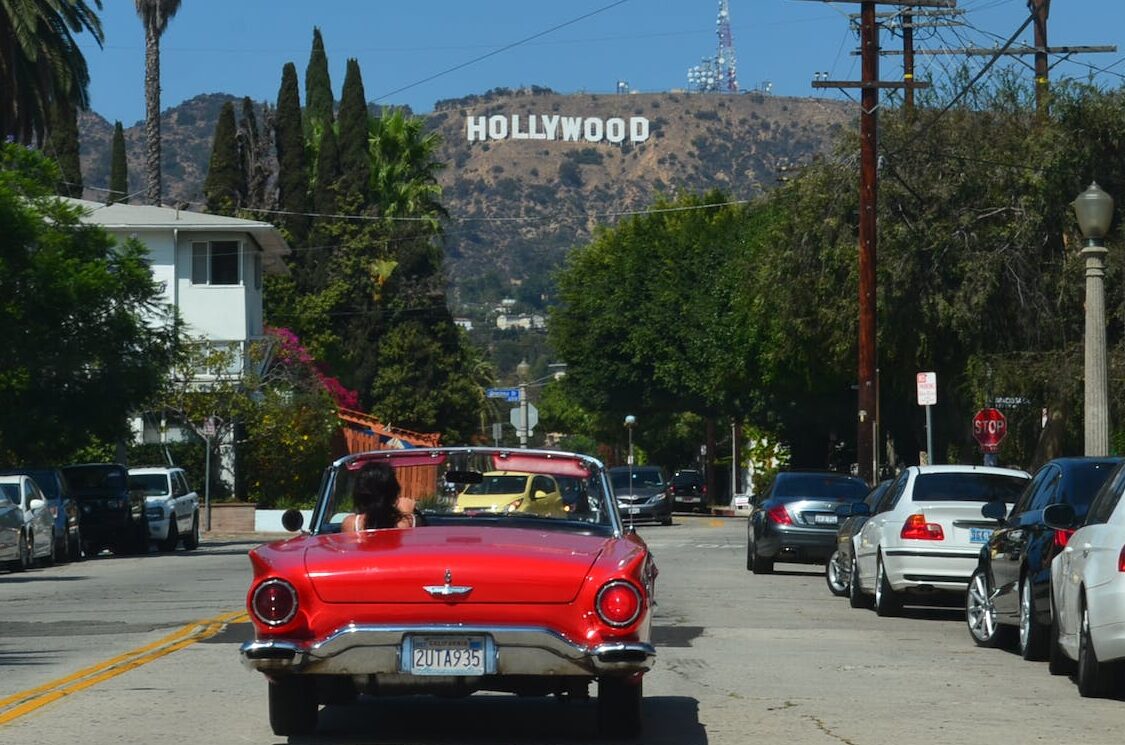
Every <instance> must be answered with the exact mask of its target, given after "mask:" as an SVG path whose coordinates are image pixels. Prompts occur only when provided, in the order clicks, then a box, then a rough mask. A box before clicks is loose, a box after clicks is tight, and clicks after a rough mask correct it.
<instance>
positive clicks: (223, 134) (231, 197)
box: [203, 101, 246, 215]
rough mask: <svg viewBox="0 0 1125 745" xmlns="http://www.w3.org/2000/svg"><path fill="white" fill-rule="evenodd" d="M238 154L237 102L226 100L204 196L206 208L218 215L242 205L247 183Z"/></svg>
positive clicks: (214, 144) (213, 146) (220, 116)
mask: <svg viewBox="0 0 1125 745" xmlns="http://www.w3.org/2000/svg"><path fill="white" fill-rule="evenodd" d="M240 160H241V159H240V158H239V154H238V129H237V126H236V125H235V121H234V104H233V103H231V102H230V101H227V102H226V103H225V104H223V109H222V111H220V112H219V123H218V124H217V125H216V126H215V140H214V142H213V143H212V145H211V163H210V165H209V166H208V168H207V180H206V181H204V182H203V195H204V197H206V198H207V210H208V211H209V212H212V213H214V214H219V215H232V214H234V212H235V210H237V209H238V208H239V207H240V206H241V205H242V200H243V199H244V198H245V196H246V184H245V183H244V182H243V180H242V168H241V163H240Z"/></svg>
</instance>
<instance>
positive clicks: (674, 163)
mask: <svg viewBox="0 0 1125 745" xmlns="http://www.w3.org/2000/svg"><path fill="white" fill-rule="evenodd" d="M232 98H233V96H228V95H225V94H208V95H203V96H197V97H196V98H193V99H191V100H189V101H185V102H184V103H182V104H180V105H179V106H176V107H173V108H171V109H168V110H167V111H165V113H164V116H163V120H162V130H163V135H164V156H163V161H164V179H165V192H166V195H167V196H166V198H165V199H166V201H167V202H169V203H171V204H178V203H195V204H196V205H198V203H200V202H201V201H202V197H201V189H202V183H203V178H204V176H205V173H206V168H207V161H208V158H209V155H210V147H211V136H212V133H213V131H214V122H215V121H216V120H217V118H218V114H219V110H220V108H221V107H222V105H223V103H224V102H225V101H227V100H231V99H232ZM854 114H855V110H854V107H852V106H850V105H847V104H841V103H839V102H835V101H825V100H820V99H797V98H781V97H772V96H763V95H760V94H744V95H714V94H694V93H651V94H634V95H590V94H569V95H564V94H558V93H554V92H552V91H549V90H547V89H542V88H532V89H523V90H519V91H507V90H501V91H492V92H489V93H487V94H484V95H478V96H468V97H466V98H462V99H456V100H448V101H441V102H439V103H438V104H437V105H436V106H435V111H434V112H432V113H430V114H427V115H424V117H425V118H426V119H427V122H428V126H429V127H430V128H431V129H434V130H436V131H438V132H439V133H440V134H441V136H442V139H443V145H442V147H441V150H440V154H441V158H442V159H443V160H444V161H445V162H446V163H447V164H448V165H447V167H446V169H445V170H444V171H443V172H442V174H441V182H442V186H443V188H444V190H445V204H446V207H447V210H448V212H449V215H450V218H451V219H450V221H449V224H448V230H447V255H448V257H449V265H450V266H449V271H450V276H451V278H452V280H453V286H454V288H455V290H456V297H457V298H458V300H459V301H460V302H461V303H466V304H475V303H477V302H485V301H489V302H491V301H493V300H495V299H497V298H498V297H501V296H504V295H506V294H508V293H510V292H511V290H512V284H513V282H514V283H515V284H520V285H523V286H524V287H525V290H526V289H529V288H531V287H534V288H539V289H538V290H537V292H536V293H532V295H535V297H533V300H536V299H538V297H537V295H540V294H542V293H543V292H548V291H549V282H548V275H549V272H550V270H551V269H552V268H554V267H555V266H557V265H558V264H559V263H560V262H561V261H562V260H563V258H564V257H565V254H566V252H567V251H568V250H569V249H570V248H571V247H572V246H575V245H579V244H581V243H582V242H584V241H586V240H588V239H589V237H590V235H591V231H592V230H593V228H594V227H595V226H597V225H599V224H606V223H612V222H613V221H614V220H615V219H617V216H618V215H620V214H621V213H626V212H630V211H634V210H640V209H644V208H645V207H646V206H648V205H649V204H651V203H652V201H653V200H654V199H657V198H658V197H660V196H674V195H675V194H677V193H680V192H702V191H706V190H708V189H713V188H714V189H720V190H722V191H724V192H725V193H727V194H729V195H731V196H732V197H733V198H737V199H746V198H750V197H753V196H755V195H757V194H759V193H761V192H762V191H763V190H765V189H768V188H769V187H770V186H771V185H772V184H774V183H776V179H777V169H778V167H779V166H780V165H783V164H786V163H800V162H802V161H807V160H808V159H810V158H811V157H813V156H814V155H816V154H818V153H822V152H824V151H825V150H826V148H827V147H829V146H830V143H831V139H832V137H833V136H834V134H835V133H836V132H838V130H839V129H840V128H841V127H844V126H847V125H848V124H849V122H850V121H851V120H852V118H853V117H854ZM263 120H264V117H260V118H259V124H260V125H261V124H262V122H263ZM564 120H569V122H568V121H564ZM589 120H595V122H593V123H592V122H590V121H589ZM642 120H644V121H643V122H642ZM568 124H569V125H570V131H569V132H565V131H564V130H565V128H566V127H567V125H568ZM552 125H553V126H552ZM529 127H530V130H529V129H528V128H529ZM584 127H585V128H584ZM80 131H81V137H82V167H83V174H84V178H85V183H86V184H87V186H88V187H97V186H105V185H106V184H107V183H108V181H109V151H110V140H111V136H112V125H111V124H110V123H108V122H106V121H105V120H104V119H102V118H101V117H98V116H97V115H93V114H89V115H84V116H83V119H82V121H81V122H80ZM500 134H503V135H505V136H504V137H503V138H502V139H498V138H495V137H492V136H491V135H500ZM568 134H569V135H570V139H569V140H568V139H567V135H568ZM575 135H576V136H575ZM615 135H616V136H615ZM640 135H647V136H646V137H643V138H642V137H641V136H640ZM470 137H472V139H473V141H471V142H470ZM610 139H613V140H619V141H617V142H611V141H609V140H610ZM575 140H576V141H575ZM142 145H143V123H141V122H138V123H136V124H135V125H134V126H132V127H129V128H128V129H126V148H127V150H128V156H129V157H128V160H129V176H130V178H129V183H130V191H132V192H135V191H138V190H140V189H141V188H143V183H142V179H143V170H142V169H143V160H142V158H143V152H142ZM88 196H89V197H90V198H94V199H97V198H101V197H102V196H104V194H103V193H101V192H97V191H93V190H90V191H88ZM194 208H196V209H198V208H199V207H198V206H195V207H194ZM521 294H522V295H523V296H524V297H525V299H526V298H527V297H528V294H529V293H527V292H526V291H525V292H523V293H521Z"/></svg>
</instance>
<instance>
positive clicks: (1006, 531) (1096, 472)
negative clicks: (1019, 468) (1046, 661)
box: [965, 458, 1125, 660]
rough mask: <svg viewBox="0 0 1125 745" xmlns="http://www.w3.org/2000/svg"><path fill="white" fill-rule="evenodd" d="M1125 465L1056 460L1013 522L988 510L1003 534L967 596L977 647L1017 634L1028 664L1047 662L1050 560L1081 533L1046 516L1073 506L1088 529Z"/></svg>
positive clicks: (999, 505) (1023, 499) (992, 506)
mask: <svg viewBox="0 0 1125 745" xmlns="http://www.w3.org/2000/svg"><path fill="white" fill-rule="evenodd" d="M1122 460H1125V459H1122V458H1056V459H1055V460H1052V461H1049V462H1048V463H1046V464H1044V465H1043V466H1042V467H1041V468H1040V469H1039V470H1038V471H1036V472H1035V476H1034V477H1033V478H1032V480H1031V483H1029V484H1028V486H1027V488H1026V489H1024V491H1023V493H1022V494H1021V495H1020V497H1019V499H1017V500H1016V503H1015V505H1013V506H1012V509H1011V513H1010V514H1009V513H1008V509H1007V505H1005V504H1004V503H1003V502H989V503H988V504H986V505H985V506H984V507H982V508H981V513H982V514H983V515H984V516H985V517H988V518H992V519H995V520H997V523H996V525H997V527H996V530H995V531H994V532H993V533H992V535H991V536H990V537H989V538H988V542H987V543H986V544H985V545H984V547H983V548H982V549H981V552H980V563H979V565H978V567H977V569H976V571H974V572H973V576H972V579H971V580H970V581H969V589H968V591H967V593H966V596H965V617H966V621H967V622H968V625H969V634H970V635H972V637H973V641H975V642H976V643H977V644H979V645H981V646H986V647H991V646H997V645H999V644H1002V643H1003V642H1005V641H1006V640H1007V639H1006V637H1008V636H1010V632H1011V629H1012V628H1013V627H1015V628H1018V629H1019V636H1018V640H1019V652H1020V654H1021V655H1022V656H1023V657H1024V659H1027V660H1034V659H1042V658H1043V657H1044V656H1045V654H1046V652H1047V651H1048V641H1049V638H1050V634H1049V632H1050V626H1051V622H1052V618H1051V616H1052V612H1051V560H1052V559H1053V558H1055V556H1056V555H1057V554H1058V553H1059V552H1060V551H1062V550H1063V549H1064V548H1065V547H1066V544H1067V541H1068V540H1069V538H1070V536H1071V534H1072V533H1074V531H1073V530H1058V529H1054V528H1051V527H1048V525H1047V524H1046V523H1045V522H1044V520H1043V510H1044V508H1045V507H1047V506H1049V505H1052V504H1067V505H1070V507H1071V508H1073V510H1074V514H1075V516H1076V520H1077V523H1076V524H1081V521H1082V520H1083V519H1084V518H1085V516H1086V512H1087V511H1088V510H1089V507H1090V503H1091V502H1092V501H1093V499H1094V495H1095V494H1097V492H1098V489H1100V488H1101V486H1102V484H1103V483H1104V482H1105V480H1106V478H1107V477H1108V476H1109V474H1110V472H1111V471H1113V469H1114V467H1115V466H1116V465H1117V464H1118V463H1120V462H1122ZM1005 515H1007V516H1006V517H1005Z"/></svg>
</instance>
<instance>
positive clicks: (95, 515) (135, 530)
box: [62, 463, 149, 556]
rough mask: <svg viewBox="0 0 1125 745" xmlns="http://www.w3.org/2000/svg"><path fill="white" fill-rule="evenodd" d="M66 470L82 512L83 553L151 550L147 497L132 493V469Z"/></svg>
mask: <svg viewBox="0 0 1125 745" xmlns="http://www.w3.org/2000/svg"><path fill="white" fill-rule="evenodd" d="M62 470H63V476H64V477H65V478H66V481H67V483H68V484H69V485H70V491H71V494H72V495H73V496H74V498H75V499H76V500H77V501H78V506H79V508H80V510H81V519H80V522H81V527H82V543H83V546H82V550H83V551H84V552H85V554H86V555H87V556H94V555H96V554H97V553H98V552H100V551H101V550H102V549H103V548H107V547H108V548H110V549H112V550H113V552H114V553H115V554H143V553H145V552H147V551H148V541H149V535H148V518H146V517H145V495H144V492H141V491H136V490H134V491H129V469H127V468H126V467H125V466H123V465H120V464H118V463H83V464H76V465H71V466H65V467H63V469H62Z"/></svg>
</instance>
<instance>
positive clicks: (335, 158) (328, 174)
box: [313, 127, 340, 215]
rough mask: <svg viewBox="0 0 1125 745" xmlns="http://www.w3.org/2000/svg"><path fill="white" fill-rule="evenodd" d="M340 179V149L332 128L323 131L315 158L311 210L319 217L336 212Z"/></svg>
mask: <svg viewBox="0 0 1125 745" xmlns="http://www.w3.org/2000/svg"><path fill="white" fill-rule="evenodd" d="M339 179H340V148H339V145H338V144H337V142H336V132H335V131H334V130H333V128H332V127H329V128H327V129H326V130H324V134H323V135H321V138H320V152H318V153H317V158H316V184H315V185H314V187H313V209H314V210H315V211H316V212H317V213H318V214H321V215H330V214H332V213H334V212H335V211H336V207H337V201H336V188H337V181H339Z"/></svg>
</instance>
